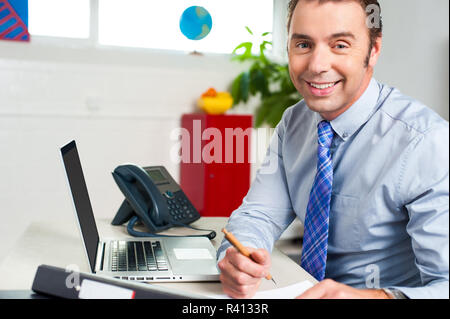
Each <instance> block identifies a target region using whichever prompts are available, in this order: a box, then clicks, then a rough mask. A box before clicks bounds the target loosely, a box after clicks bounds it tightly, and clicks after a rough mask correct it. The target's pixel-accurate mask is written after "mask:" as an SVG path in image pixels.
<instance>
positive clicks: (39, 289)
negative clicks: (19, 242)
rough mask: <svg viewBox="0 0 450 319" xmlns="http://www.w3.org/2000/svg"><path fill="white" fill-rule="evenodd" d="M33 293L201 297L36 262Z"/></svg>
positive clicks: (142, 297)
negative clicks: (38, 264)
mask: <svg viewBox="0 0 450 319" xmlns="http://www.w3.org/2000/svg"><path fill="white" fill-rule="evenodd" d="M31 289H32V290H33V291H34V292H36V293H38V294H42V295H46V296H52V297H60V298H69V299H78V298H80V299H82V298H87V299H90V298H92V299H111V298H118V299H197V298H204V297H203V296H199V295H195V294H191V293H185V292H182V291H175V290H172V289H167V288H165V287H161V286H154V285H152V284H146V283H138V282H129V281H125V280H120V279H115V278H108V277H103V276H99V275H95V274H90V273H84V272H76V271H68V270H66V269H63V268H58V267H54V266H49V265H40V266H39V267H38V269H37V271H36V275H35V277H34V281H33V286H32V288H31Z"/></svg>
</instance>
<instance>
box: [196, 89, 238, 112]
mask: <svg viewBox="0 0 450 319" xmlns="http://www.w3.org/2000/svg"><path fill="white" fill-rule="evenodd" d="M197 105H198V107H199V108H201V109H202V110H203V111H205V112H206V113H208V114H214V115H219V114H223V113H225V112H226V111H227V110H228V109H229V108H230V107H231V106H232V105H233V98H232V97H231V94H230V93H228V92H217V91H216V90H215V89H214V88H209V89H208V90H207V91H206V92H205V93H203V94H202V96H201V97H200V98H199V99H198V101H197Z"/></svg>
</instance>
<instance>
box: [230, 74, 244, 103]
mask: <svg viewBox="0 0 450 319" xmlns="http://www.w3.org/2000/svg"><path fill="white" fill-rule="evenodd" d="M242 75H243V73H241V74H239V75H238V76H237V77H236V78H235V79H234V80H233V84H232V85H231V96H232V97H233V105H236V104H239V102H240V101H241V79H242Z"/></svg>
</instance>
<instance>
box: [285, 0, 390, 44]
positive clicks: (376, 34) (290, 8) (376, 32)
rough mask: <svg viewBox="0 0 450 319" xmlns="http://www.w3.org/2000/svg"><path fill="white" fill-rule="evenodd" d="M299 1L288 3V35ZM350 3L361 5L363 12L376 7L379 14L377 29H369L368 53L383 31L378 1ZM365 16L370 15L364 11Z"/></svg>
mask: <svg viewBox="0 0 450 319" xmlns="http://www.w3.org/2000/svg"><path fill="white" fill-rule="evenodd" d="M299 1H300V0H290V1H289V5H288V24H287V28H288V33H289V28H290V27H291V22H292V16H293V14H294V10H295V8H296V7H297V4H298V2H299ZM308 1H319V3H325V2H330V1H335V2H342V1H349V0H308ZM350 1H357V2H359V3H360V4H361V7H362V8H363V10H364V11H366V8H367V7H368V6H370V5H375V6H377V7H378V10H379V11H378V12H379V13H380V16H379V21H377V22H378V23H377V27H370V28H368V29H369V38H370V47H369V52H370V51H371V50H372V47H373V46H374V44H375V41H376V40H377V38H378V37H381V35H382V31H383V23H382V21H381V6H380V4H379V3H378V0H350ZM366 14H367V16H369V15H370V14H371V12H367V11H366Z"/></svg>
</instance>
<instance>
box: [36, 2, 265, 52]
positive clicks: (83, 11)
mask: <svg viewBox="0 0 450 319" xmlns="http://www.w3.org/2000/svg"><path fill="white" fill-rule="evenodd" d="M273 2H274V0H226V1H218V0H197V1H195V0H171V1H160V0H126V1H123V0H30V1H28V6H29V11H28V12H29V31H30V33H31V35H32V36H33V35H43V36H51V37H63V38H78V39H89V40H90V41H91V43H98V44H100V45H107V46H122V47H138V48H151V49H162V50H179V51H189V52H191V51H199V52H213V53H230V52H231V51H232V50H233V49H234V48H235V47H236V45H237V44H239V43H241V42H244V41H249V40H250V39H251V37H250V35H249V34H248V32H247V31H246V30H245V26H248V27H250V29H252V31H253V32H254V34H255V37H256V38H252V41H255V40H256V41H258V38H257V36H259V35H261V34H262V33H264V32H271V31H272V28H273ZM193 5H198V6H202V7H204V8H205V9H206V10H208V11H209V13H210V14H211V16H212V20H213V26H212V29H211V32H210V33H209V35H208V36H207V37H206V38H204V39H203V40H200V41H193V40H188V39H187V38H185V37H184V35H183V34H182V33H181V31H180V28H179V20H180V17H181V14H182V13H183V11H184V10H185V9H186V8H188V7H190V6H193ZM92 8H94V9H92ZM91 9H92V10H93V11H92V12H91ZM91 15H92V16H91ZM266 40H267V39H266Z"/></svg>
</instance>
